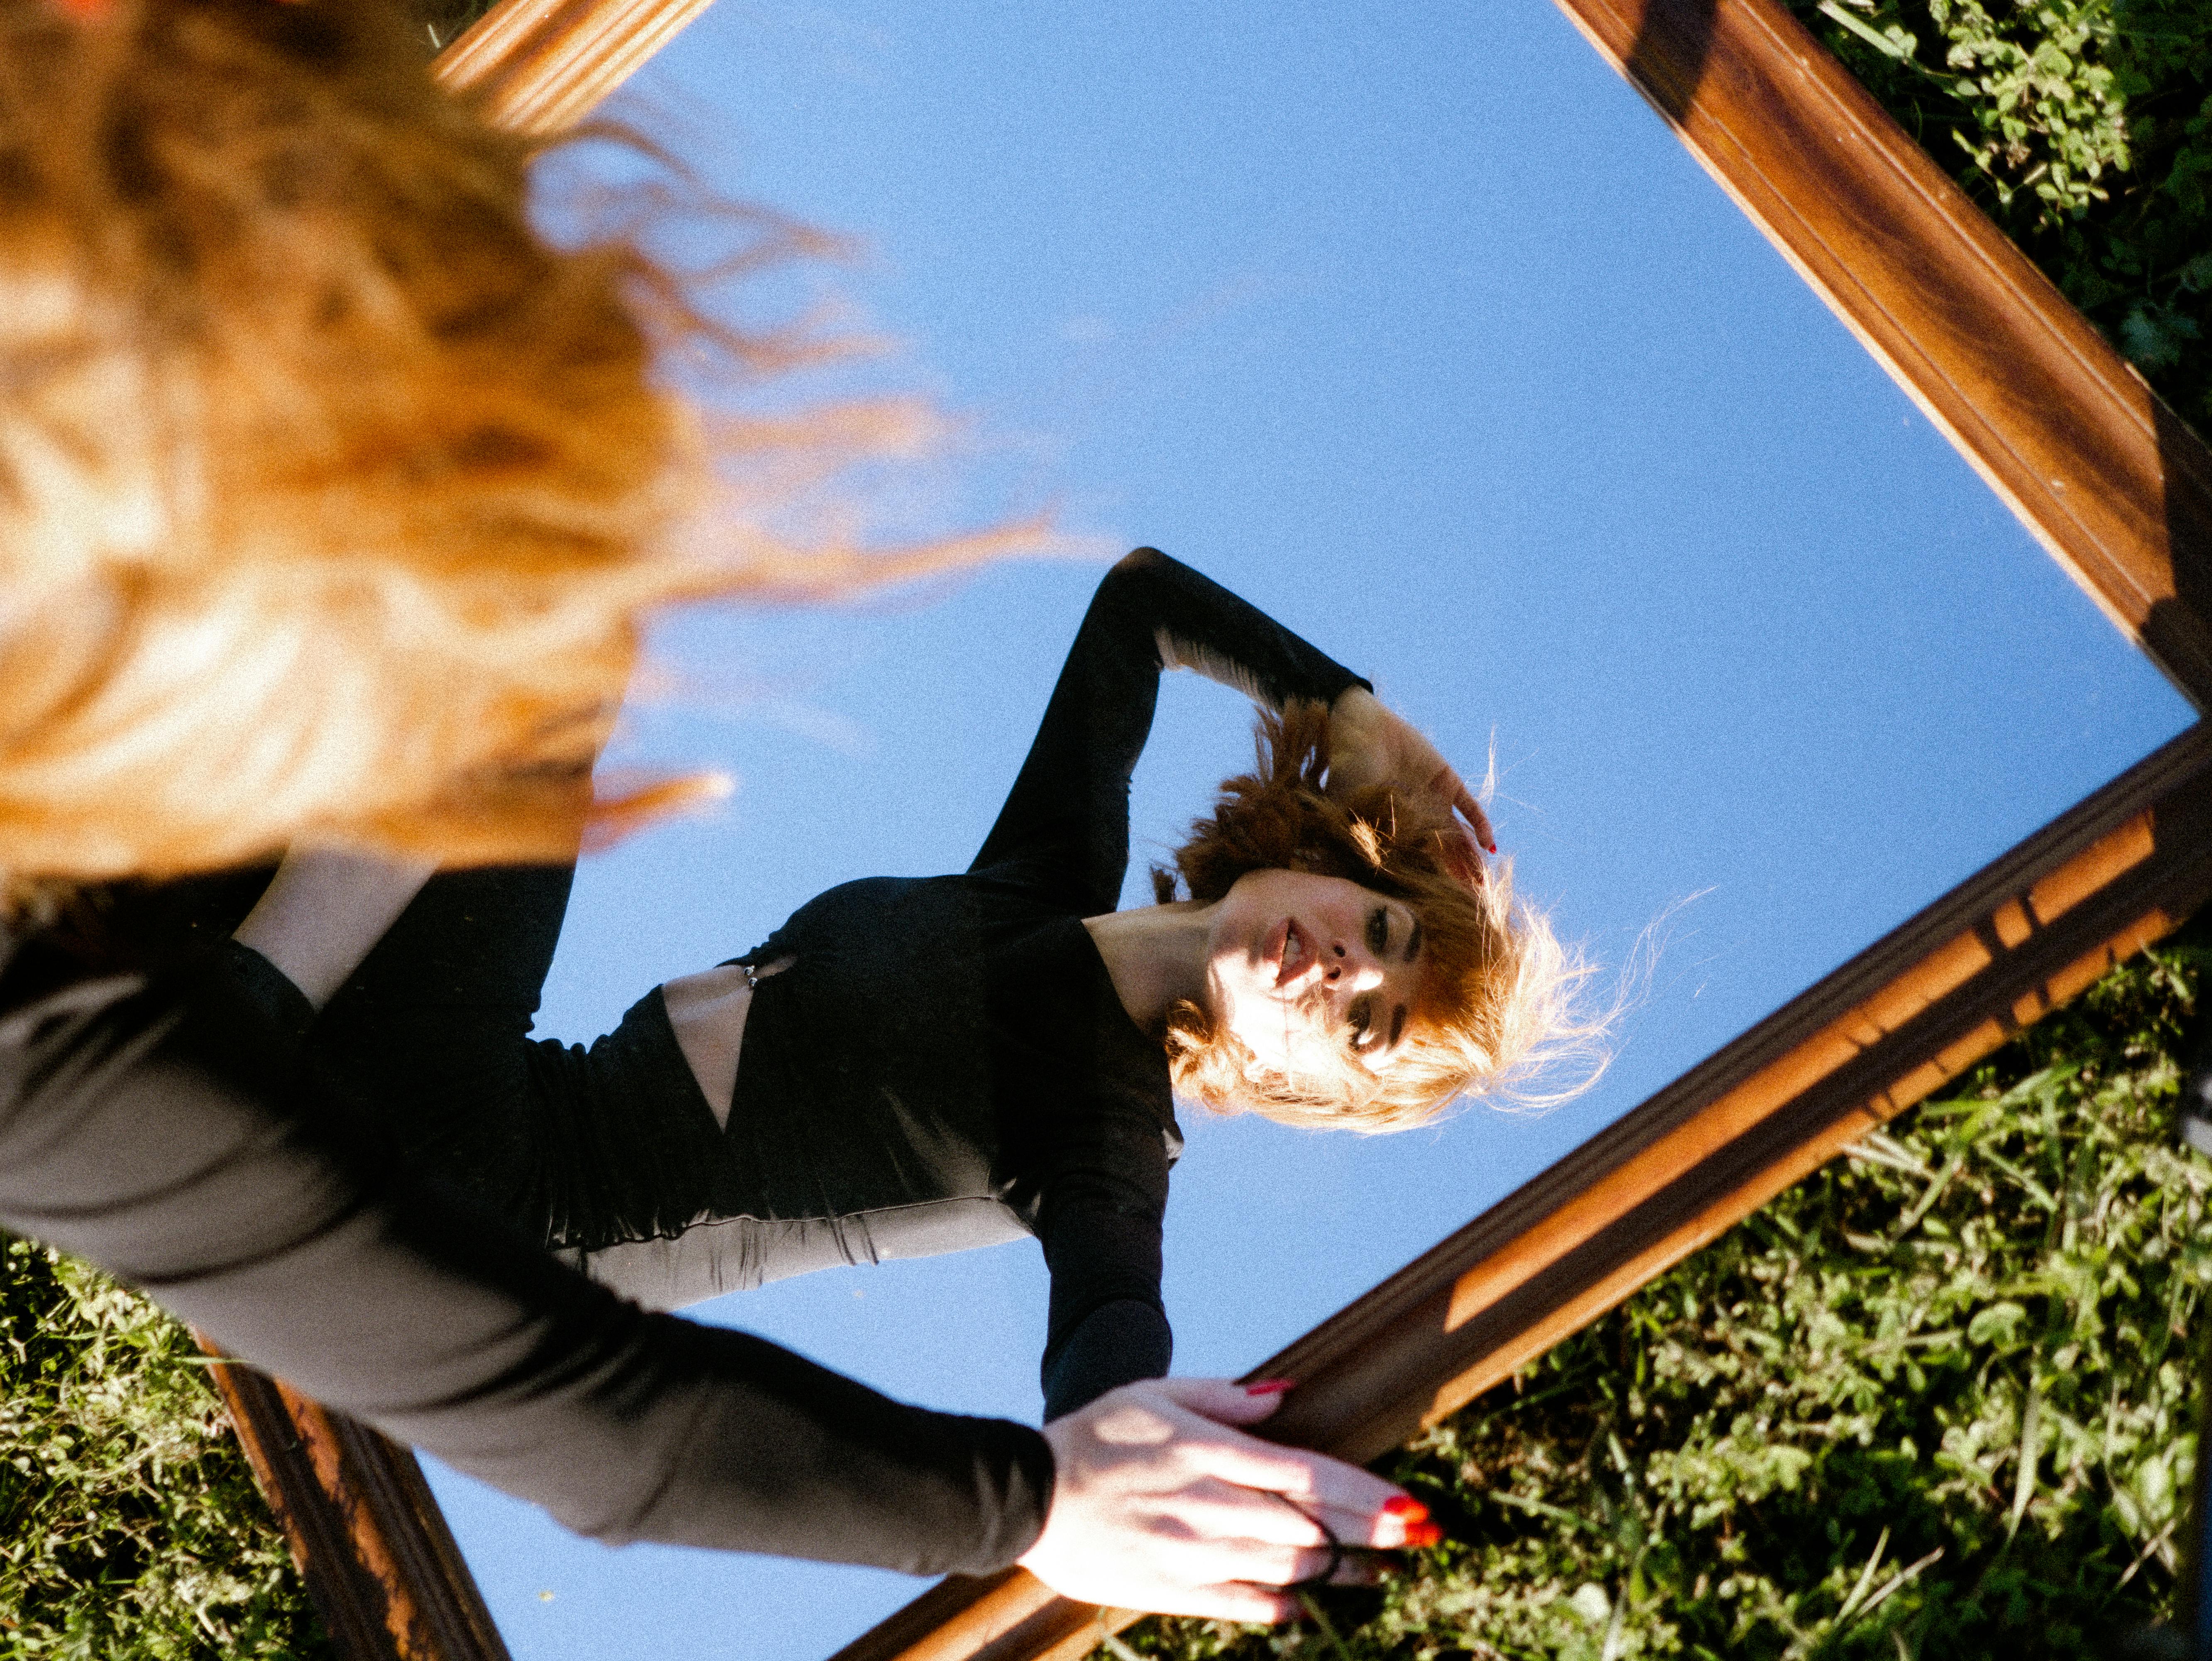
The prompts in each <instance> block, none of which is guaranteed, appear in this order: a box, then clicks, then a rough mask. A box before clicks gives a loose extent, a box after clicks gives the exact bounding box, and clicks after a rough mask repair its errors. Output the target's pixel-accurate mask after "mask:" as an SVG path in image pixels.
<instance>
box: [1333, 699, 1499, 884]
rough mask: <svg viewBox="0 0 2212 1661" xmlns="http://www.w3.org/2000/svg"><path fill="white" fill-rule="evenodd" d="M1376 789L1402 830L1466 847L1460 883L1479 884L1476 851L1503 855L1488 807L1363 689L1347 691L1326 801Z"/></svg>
mask: <svg viewBox="0 0 2212 1661" xmlns="http://www.w3.org/2000/svg"><path fill="white" fill-rule="evenodd" d="M1375 785H1385V786H1388V787H1389V788H1390V790H1391V791H1392V793H1393V794H1394V795H1395V799H1396V801H1397V806H1398V813H1399V822H1400V825H1401V829H1404V830H1411V831H1445V832H1447V833H1449V836H1450V837H1452V839H1453V840H1454V842H1455V843H1465V844H1467V846H1466V847H1465V849H1464V853H1465V859H1464V863H1463V865H1462V868H1461V870H1460V875H1462V877H1466V878H1468V879H1470V880H1480V877H1481V874H1482V862H1481V860H1480V857H1478V855H1477V851H1476V850H1478V849H1489V850H1490V851H1491V852H1492V853H1493V854H1495V853H1496V852H1497V851H1498V838H1497V837H1495V836H1494V835H1492V831H1491V829H1490V818H1489V816H1488V815H1487V814H1486V813H1485V812H1483V811H1482V804H1481V803H1480V802H1479V801H1477V800H1475V799H1474V792H1473V791H1471V790H1469V789H1468V788H1467V785H1466V782H1464V781H1463V780H1462V779H1461V777H1460V776H1459V775H1458V774H1457V773H1456V772H1455V771H1454V770H1453V769H1452V765H1451V764H1450V763H1449V762H1448V761H1446V760H1445V759H1444V758H1443V757H1442V756H1441V755H1439V754H1438V753H1437V747H1436V745H1433V744H1431V743H1430V742H1429V741H1428V739H1425V738H1424V737H1423V736H1422V735H1421V732H1420V729H1419V728H1418V727H1415V726H1414V725H1413V723H1412V722H1411V721H1407V719H1406V718H1405V717H1404V716H1403V715H1399V714H1398V713H1397V712H1396V711H1395V710H1393V709H1390V708H1389V706H1388V705H1386V704H1384V703H1383V701H1382V700H1381V699H1380V698H1378V697H1376V696H1375V694H1374V693H1372V692H1370V691H1368V690H1367V689H1366V688H1365V687H1364V686H1352V687H1347V688H1346V690H1345V691H1344V692H1343V693H1342V694H1341V695H1340V697H1338V698H1337V700H1336V702H1335V703H1333V704H1331V705H1330V706H1329V711H1328V793H1329V794H1331V795H1332V796H1344V795H1348V794H1351V793H1352V791H1355V790H1363V789H1366V788H1370V787H1372V786H1375ZM1455 812H1457V813H1458V814H1459V815H1460V816H1461V817H1462V818H1464V819H1465V820H1466V824H1465V825H1464V826H1462V824H1461V823H1460V820H1459V819H1458V818H1454V817H1453V814H1454V813H1455ZM1470 833H1472V837H1471V840H1470Z"/></svg>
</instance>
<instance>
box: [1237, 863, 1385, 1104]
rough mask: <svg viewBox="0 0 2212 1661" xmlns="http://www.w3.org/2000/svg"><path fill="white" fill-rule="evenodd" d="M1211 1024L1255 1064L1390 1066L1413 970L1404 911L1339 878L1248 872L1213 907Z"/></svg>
mask: <svg viewBox="0 0 2212 1661" xmlns="http://www.w3.org/2000/svg"><path fill="white" fill-rule="evenodd" d="M1206 954H1207V964H1206V991H1207V995H1208V998H1209V1001H1210V1003H1211V1006H1212V1007H1211V1008H1210V1010H1209V1012H1208V1013H1211V1014H1212V1016H1213V1018H1214V1019H1216V1020H1218V1021H1219V1022H1221V1023H1222V1024H1224V1025H1226V1026H1227V1027H1228V1028H1229V1030H1230V1031H1231V1032H1234V1033H1235V1034H1236V1035H1237V1037H1239V1038H1240V1039H1242V1040H1243V1042H1244V1043H1245V1044H1246V1045H1247V1046H1248V1047H1249V1048H1250V1050H1252V1052H1253V1053H1254V1054H1255V1056H1258V1057H1259V1058H1260V1059H1261V1061H1262V1062H1266V1063H1267V1064H1268V1065H1270V1066H1272V1067H1275V1068H1280V1069H1282V1070H1283V1071H1285V1072H1290V1073H1297V1072H1300V1071H1306V1070H1323V1069H1324V1068H1326V1067H1327V1066H1330V1065H1334V1064H1337V1063H1338V1058H1340V1057H1341V1056H1345V1055H1346V1054H1349V1055H1351V1056H1354V1057H1355V1058H1356V1059H1358V1061H1359V1062H1361V1063H1362V1064H1363V1065H1364V1066H1366V1067H1367V1068H1370V1069H1371V1070H1374V1071H1378V1072H1379V1071H1381V1070H1382V1069H1383V1068H1385V1067H1387V1066H1388V1065H1389V1062H1390V1058H1391V1056H1392V1055H1393V1054H1394V1053H1395V1050H1396V1049H1397V1047H1398V1044H1399V1042H1400V1040H1401V1038H1402V1037H1404V1034H1405V1030H1406V1023H1407V1019H1408V1018H1409V1016H1410V1013H1411V1011H1412V1007H1413V992H1414V989H1415V987H1416V986H1417V985H1418V984H1419V980H1420V974H1421V930H1420V925H1419V920H1418V919H1417V918H1415V916H1414V915H1413V910H1412V908H1411V907H1409V906H1408V905H1407V904H1406V903H1405V902H1404V901H1402V900H1394V899H1390V898H1389V897H1386V896H1384V895H1381V894H1377V893H1376V892H1375V891H1373V890H1372V889H1368V888H1362V887H1361V886H1360V885H1358V883H1356V882H1347V881H1346V880H1345V879H1343V878H1341V877H1316V876H1311V875H1309V874H1308V873H1305V872H1303V871H1280V870H1271V871H1253V872H1248V873H1246V874H1245V875H1244V876H1243V877H1240V878H1239V879H1237V885H1236V886H1235V887H1233V888H1231V890H1230V891H1228V893H1227V894H1225V895H1224V896H1223V897H1222V899H1221V903H1220V904H1218V906H1216V907H1215V908H1214V912H1213V922H1212V929H1211V930H1210V931H1209V934H1208V936H1207V940H1206Z"/></svg>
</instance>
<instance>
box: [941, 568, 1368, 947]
mask: <svg viewBox="0 0 2212 1661" xmlns="http://www.w3.org/2000/svg"><path fill="white" fill-rule="evenodd" d="M1169 666H1188V667H1192V668H1196V669H1200V670H1202V671H1203V672H1206V673H1207V674H1208V675H1211V676H1212V677H1213V678H1216V679H1221V680H1226V681H1228V682H1230V683H1231V684H1235V685H1237V686H1239V687H1241V688H1242V689H1243V690H1244V691H1247V692H1249V693H1250V694H1251V695H1252V697H1255V698H1257V699H1259V700H1260V701H1261V702H1263V703H1267V704H1269V705H1271V706H1273V707H1274V708H1278V709H1279V708H1280V707H1281V706H1282V704H1283V703H1284V701H1285V699H1288V698H1293V697H1305V698H1314V699H1317V700H1319V701H1320V702H1322V703H1334V702H1335V701H1336V698H1337V697H1338V695H1339V694H1340V693H1341V692H1343V691H1345V689H1346V688H1347V687H1351V686H1365V685H1367V683H1366V682H1365V681H1364V680H1362V679H1361V678H1359V677H1358V676H1357V675H1355V674H1353V673H1352V672H1351V671H1350V670H1349V669H1346V667H1344V666H1343V665H1341V664H1340V663H1337V662H1335V661H1334V660H1331V659H1330V658H1328V657H1326V656H1324V655H1323V654H1322V653H1321V652H1319V651H1316V649H1315V648H1313V647H1311V646H1310V645H1308V644H1307V643H1306V642H1304V641H1303V640H1301V639H1299V638H1298V637H1297V636H1296V635H1294V634H1292V633H1291V631H1290V630H1287V629H1285V628H1284V627H1283V626H1282V625H1281V624H1278V623H1276V622H1274V621H1273V620H1272V619H1271V618H1268V617H1267V615H1266V614H1265V613H1263V612H1261V611H1258V610H1256V609H1255V608H1254V607H1253V606H1250V605H1246V604H1245V603H1244V602H1243V600H1241V599H1237V596H1236V595H1234V594H1232V593H1230V592H1229V591H1228V590H1227V589H1226V588H1224V587H1221V585H1220V584H1218V583H1217V582H1212V581H1208V580H1207V579H1206V578H1205V577H1202V576H1200V575H1199V574H1198V573H1197V572H1195V571H1194V570H1192V569H1190V568H1189V567H1188V565H1183V564H1180V563H1177V562H1176V561H1175V560H1172V559H1170V558H1169V557H1167V556H1166V555H1165V554H1164V553H1162V552H1160V551H1158V549H1157V548H1139V549H1138V550H1137V551H1135V552H1134V553H1133V554H1131V555H1129V556H1128V557H1127V558H1126V559H1124V560H1122V561H1121V563H1119V564H1117V565H1116V566H1115V567H1114V569H1112V570H1110V571H1109V572H1108V573H1107V574H1106V577H1105V580H1104V581H1102V582H1101V583H1100V584H1099V585H1098V592H1097V594H1096V595H1095V596H1093V597H1092V599H1091V609H1090V610H1089V611H1086V612H1085V614H1084V618H1083V624H1082V627H1081V628H1079V630H1076V635H1075V644H1074V645H1073V647H1071V648H1069V649H1068V654H1067V662H1066V665H1065V666H1063V667H1062V668H1061V670H1060V680H1059V683H1058V684H1056V685H1054V688H1053V691H1052V698H1051V701H1050V702H1049V703H1047V704H1046V706H1045V712H1044V721H1043V722H1042V725H1041V726H1039V727H1038V728H1037V735H1036V740H1035V741H1034V742H1033V743H1032V744H1031V745H1030V753H1029V758H1028V759H1027V760H1026V761H1024V763H1023V764H1022V770H1021V773H1020V775H1019V776H1018V777H1017V778H1016V779H1015V780H1014V788H1013V789H1012V792H1011V793H1010V794H1008V795H1007V797H1006V806H1004V807H1002V808H1001V809H1000V812H999V818H998V823H997V824H994V825H993V826H992V828H991V834H990V835H989V836H988V837H986V838H985V839H984V842H983V848H982V851H981V853H979V854H978V855H976V856H975V864H974V865H973V866H972V867H970V869H972V870H977V871H980V870H982V869H983V868H985V867H988V866H994V865H1000V864H1004V863H1006V862H1008V861H1014V860H1019V861H1022V862H1023V863H1024V865H1025V866H1026V867H1030V869H1031V871H1032V872H1033V873H1036V879H1038V880H1044V881H1050V882H1052V883H1053V884H1054V887H1055V889H1056V890H1057V891H1058V892H1057V897H1059V898H1060V900H1061V901H1062V902H1063V903H1065V904H1066V905H1067V906H1068V908H1069V909H1070V910H1074V911H1077V912H1078V913H1079V914H1080V915H1083V916H1097V914H1099V913H1100V912H1103V911H1111V910H1114V908H1115V906H1116V905H1118V904H1120V903H1121V877H1122V873H1123V872H1124V870H1125V869H1126V868H1127V865H1128V862H1129V776H1130V775H1131V774H1132V773H1133V772H1134V771H1135V770H1136V766H1137V757H1139V755H1141V754H1142V753H1143V751H1144V748H1145V739H1146V737H1147V736H1148V735H1149V734H1150V733H1151V732H1152V709H1153V706H1154V705H1155V704H1156V703H1158V697H1159V676H1160V671H1161V670H1162V669H1163V668H1166V667H1169ZM1370 690H1372V689H1370Z"/></svg>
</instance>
